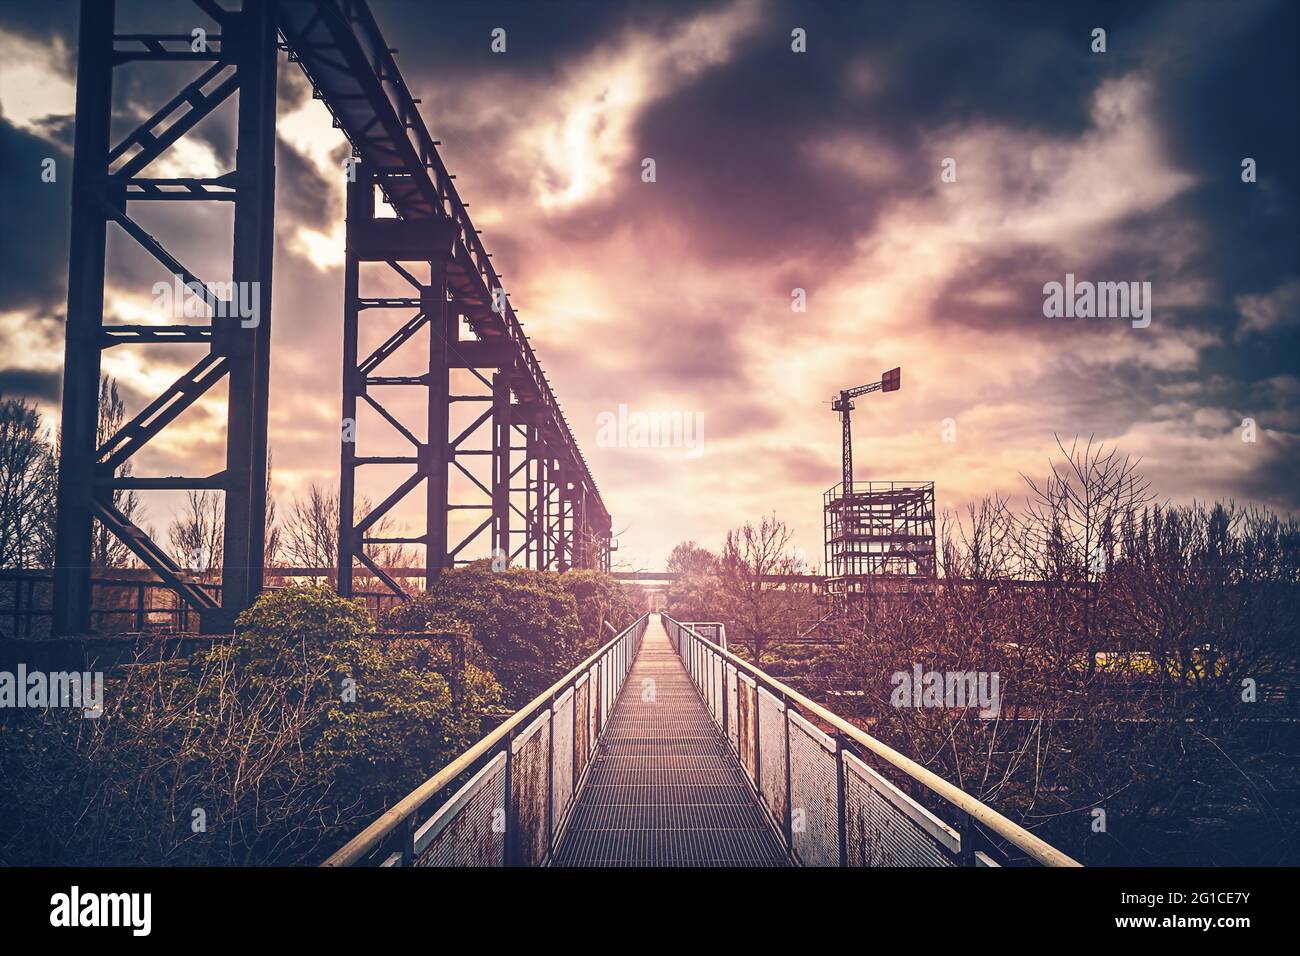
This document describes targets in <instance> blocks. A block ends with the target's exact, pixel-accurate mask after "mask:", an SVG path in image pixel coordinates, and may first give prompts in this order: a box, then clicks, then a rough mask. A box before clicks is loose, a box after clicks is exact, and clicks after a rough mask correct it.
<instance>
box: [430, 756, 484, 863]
mask: <svg viewBox="0 0 1300 956" xmlns="http://www.w3.org/2000/svg"><path fill="white" fill-rule="evenodd" d="M505 801H506V755H505V754H504V753H500V754H497V756H496V758H495V759H494V760H492V761H491V762H490V763H488V764H487V765H486V766H484V767H483V769H482V770H480V771H479V772H478V773H476V774H475V775H474V776H473V777H472V778H470V780H469V782H467V783H466V784H465V786H463V787H461V788H460V790H458V791H456V794H455V796H453V797H452V798H451V799H450V800H448V801H447V802H446V803H445V804H443V806H442V807H441V808H439V810H438V812H437V813H435V814H434V815H433V816H432V817H430V818H429V820H428V821H427V822H426V823H425V824H424V825H423V826H421V827H420V828H419V829H418V830H416V832H415V839H414V849H415V865H416V866H500V865H501V864H502V863H503V862H504V853H505V828H504V827H502V826H500V825H496V826H494V823H496V822H497V821H498V820H499V818H500V811H501V810H503V809H504V807H505Z"/></svg>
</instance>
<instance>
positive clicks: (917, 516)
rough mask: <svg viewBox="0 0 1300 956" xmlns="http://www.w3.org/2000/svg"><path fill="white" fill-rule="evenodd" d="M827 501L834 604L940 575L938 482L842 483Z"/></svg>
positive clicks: (828, 555) (829, 581)
mask: <svg viewBox="0 0 1300 956" xmlns="http://www.w3.org/2000/svg"><path fill="white" fill-rule="evenodd" d="M823 500H824V509H825V541H826V555H825V557H826V564H825V568H826V593H827V594H828V595H829V596H830V598H831V601H832V603H833V604H835V605H839V604H843V603H845V602H847V601H850V600H853V599H854V598H855V597H856V596H858V595H862V594H866V593H869V592H872V591H875V590H879V589H881V588H885V587H897V586H900V585H906V584H908V583H910V582H916V581H921V580H926V579H929V578H933V577H934V573H935V543H934V482H932V481H926V482H915V481H868V482H854V483H852V484H851V485H849V486H848V488H847V489H846V488H845V486H844V485H843V484H842V483H841V484H837V485H835V486H834V487H833V488H831V489H830V490H829V491H827V492H826V494H825V496H824V499H823Z"/></svg>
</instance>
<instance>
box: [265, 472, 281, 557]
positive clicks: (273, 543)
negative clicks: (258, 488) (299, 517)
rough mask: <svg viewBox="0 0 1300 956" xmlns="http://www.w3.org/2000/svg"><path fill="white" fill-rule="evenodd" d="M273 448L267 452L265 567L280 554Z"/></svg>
mask: <svg viewBox="0 0 1300 956" xmlns="http://www.w3.org/2000/svg"><path fill="white" fill-rule="evenodd" d="M271 465H272V460H271V450H270V449H269V448H268V449H267V452H266V489H265V493H266V508H265V515H266V524H265V532H264V535H265V537H263V539H262V564H263V566H264V567H268V568H269V567H272V566H274V565H275V561H276V558H278V557H279V555H280V522H279V516H278V514H277V513H276V506H275V496H274V495H272V494H271Z"/></svg>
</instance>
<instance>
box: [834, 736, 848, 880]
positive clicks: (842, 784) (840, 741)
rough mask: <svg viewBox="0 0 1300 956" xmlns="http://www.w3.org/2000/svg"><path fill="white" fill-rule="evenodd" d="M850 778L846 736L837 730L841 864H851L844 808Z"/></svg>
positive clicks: (836, 758) (836, 782)
mask: <svg viewBox="0 0 1300 956" xmlns="http://www.w3.org/2000/svg"><path fill="white" fill-rule="evenodd" d="M847 786H848V778H847V777H845V776H844V737H843V736H842V735H841V734H840V732H839V731H838V730H837V731H835V798H836V800H837V801H838V802H839V810H840V832H839V838H840V866H848V865H849V830H848V826H849V824H848V821H847V820H846V819H845V818H844V810H845V808H846V807H847V805H848V793H847V792H846V788H847Z"/></svg>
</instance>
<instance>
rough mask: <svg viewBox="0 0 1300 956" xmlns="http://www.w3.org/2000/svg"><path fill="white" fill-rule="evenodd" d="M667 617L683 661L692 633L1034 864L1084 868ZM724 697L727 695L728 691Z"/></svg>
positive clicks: (759, 682)
mask: <svg viewBox="0 0 1300 956" xmlns="http://www.w3.org/2000/svg"><path fill="white" fill-rule="evenodd" d="M662 616H663V619H664V622H665V624H666V625H669V632H670V633H669V636H670V637H671V638H673V645H674V647H676V648H677V651H678V653H679V654H682V655H683V657H685V654H683V651H682V648H681V633H683V632H685V633H687V634H689V635H690V637H691V638H692V639H693V640H695V641H698V642H699V643H700V644H701V645H703V646H704V647H706V648H708V649H709V651H711V652H712V653H713V654H716V655H718V656H719V657H720V658H721V659H722V660H723V661H725V662H726V663H727V664H730V665H731V666H732V667H734V668H736V670H737V671H743V672H744V673H746V674H747V675H749V677H750V678H751V679H753V680H754V681H755V683H756V684H757V685H759V686H761V687H763V688H764V689H765V690H767V691H768V692H769V693H775V695H776V696H778V697H780V698H782V699H783V700H784V701H785V702H786V703H787V704H791V703H792V704H794V705H795V706H796V707H797V708H798V710H799V711H800V712H801V713H802V715H804V716H806V717H816V718H817V719H818V720H820V721H823V722H824V723H826V724H828V725H830V726H831V727H833V728H834V729H835V732H836V733H837V734H838V735H839V736H840V737H841V738H844V739H847V740H849V741H851V742H852V743H853V744H854V745H856V746H858V747H861V748H863V749H864V750H867V751H870V752H871V753H872V754H874V755H876V756H877V757H879V758H880V759H882V760H884V761H885V762H886V763H888V764H889V765H890V766H891V767H893V768H894V769H896V770H898V771H901V772H902V773H904V774H906V775H907V776H909V777H911V778H912V779H913V780H916V781H917V782H918V783H920V784H921V785H923V786H924V787H926V788H927V789H929V790H930V791H931V792H933V793H934V794H936V795H937V796H939V797H941V798H942V799H944V800H946V801H947V802H948V803H950V804H952V805H953V806H954V807H956V808H957V809H958V810H959V811H961V812H962V813H963V814H965V815H966V816H967V817H968V818H970V819H971V820H975V821H978V822H979V823H980V824H982V825H983V826H984V827H986V828H987V829H988V830H989V831H991V832H992V833H994V834H996V835H997V836H999V837H1001V838H1002V839H1003V840H1006V841H1007V842H1008V843H1010V844H1011V845H1013V846H1015V847H1016V848H1017V849H1019V850H1020V851H1021V852H1023V853H1025V854H1026V855H1027V856H1028V857H1030V858H1031V859H1033V860H1035V861H1037V862H1038V863H1041V864H1042V865H1043V866H1052V867H1077V866H1080V865H1081V864H1079V863H1078V862H1077V861H1076V860H1074V859H1073V858H1071V857H1070V856H1068V855H1066V854H1065V853H1062V852H1061V851H1060V850H1058V849H1056V848H1055V847H1053V846H1052V845H1051V844H1049V843H1047V842H1045V841H1044V840H1042V839H1040V838H1039V837H1036V836H1034V835H1033V834H1032V833H1030V832H1029V831H1028V830H1026V829H1025V828H1024V827H1022V826H1020V825H1019V824H1017V823H1014V822H1013V821H1011V820H1009V819H1008V818H1006V817H1004V816H1003V815H1002V814H1000V813H998V812H997V811H996V810H994V809H993V808H992V807H990V806H988V805H987V804H984V803H982V802H980V801H979V800H977V799H975V798H974V797H972V796H971V795H970V794H968V793H966V792H965V791H964V790H961V789H959V788H958V787H955V786H953V785H952V784H951V783H949V782H948V781H947V780H944V779H943V778H942V777H940V776H938V775H937V774H935V773H934V772H932V771H930V770H927V769H926V768H925V767H923V766H921V765H920V764H919V763H917V762H916V761H914V760H912V759H910V758H908V757H905V756H903V755H902V754H901V753H899V752H898V751H897V750H894V749H893V748H892V747H890V746H888V745H887V744H884V743H882V742H881V741H879V740H877V739H876V738H875V737H872V736H871V735H870V734H868V733H866V732H865V731H863V730H862V729H860V728H858V727H855V726H854V725H853V724H851V723H849V722H848V721H847V720H844V719H843V718H842V717H839V716H837V715H836V714H834V713H832V712H831V711H829V710H827V709H826V708H825V707H823V706H821V705H820V704H818V703H817V702H816V701H813V700H810V699H809V698H807V697H805V696H804V695H803V694H801V693H799V692H798V691H797V690H794V689H793V688H791V687H789V686H788V685H786V684H784V683H782V682H781V681H779V680H777V679H776V678H774V677H771V676H769V675H768V674H766V673H764V672H763V671H762V670H761V669H759V668H758V667H756V666H754V665H753V664H751V663H750V662H749V661H746V660H743V659H741V658H739V657H737V656H736V655H735V654H733V653H731V652H730V651H727V650H724V649H723V648H721V647H719V646H718V645H717V644H715V643H714V642H713V641H710V640H709V639H708V638H706V637H703V636H702V635H700V634H699V633H697V632H696V631H694V630H693V629H692V628H690V627H689V626H688V625H684V624H681V623H679V622H678V621H675V620H674V619H673V618H671V617H670V616H669V615H667V614H663V615H662ZM674 629H676V630H677V634H673V633H672V631H673V630H674ZM689 669H690V666H689V664H688V670H689ZM710 679H712V678H710ZM723 693H726V691H724V692H723ZM728 710H729V708H728V707H727V706H726V704H725V702H724V703H723V706H722V707H721V712H722V715H723V720H722V721H721V723H722V724H723V731H724V733H726V732H727V731H728V728H727V726H726V716H727V714H728ZM715 713H716V711H715ZM787 809H788V808H787ZM963 836H966V834H963ZM841 841H843V836H841ZM963 842H969V841H963ZM963 849H964V850H966V851H967V854H968V856H969V857H971V858H973V855H974V854H973V852H972V848H971V847H969V846H966V847H963Z"/></svg>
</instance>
